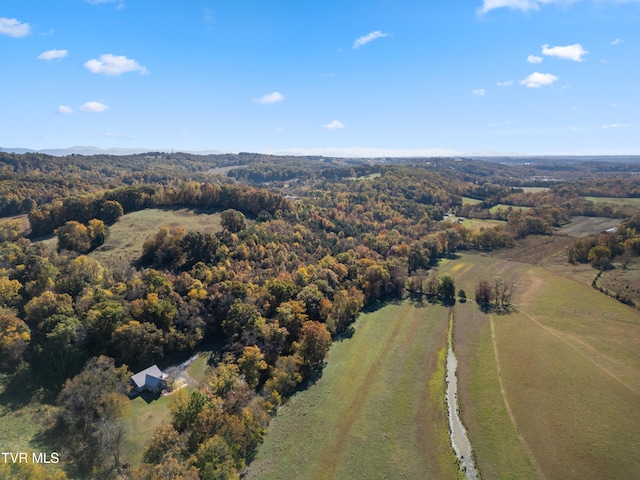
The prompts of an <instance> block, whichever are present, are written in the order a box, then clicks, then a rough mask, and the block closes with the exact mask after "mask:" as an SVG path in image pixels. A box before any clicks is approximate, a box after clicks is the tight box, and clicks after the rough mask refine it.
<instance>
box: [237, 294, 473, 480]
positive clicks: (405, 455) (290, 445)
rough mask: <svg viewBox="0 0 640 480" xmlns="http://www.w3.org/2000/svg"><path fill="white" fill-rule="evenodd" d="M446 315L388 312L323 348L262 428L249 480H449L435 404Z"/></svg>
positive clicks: (422, 310) (451, 472)
mask: <svg viewBox="0 0 640 480" xmlns="http://www.w3.org/2000/svg"><path fill="white" fill-rule="evenodd" d="M447 325H448V318H447V309H445V308H444V307H440V306H428V307H417V306H413V305H412V304H410V303H409V302H402V303H400V304H395V305H388V306H385V307H384V308H382V309H380V310H378V311H376V312H375V313H369V314H364V315H362V316H361V317H360V318H359V320H358V321H357V322H356V324H355V334H354V336H353V338H351V339H348V340H343V341H341V342H337V343H336V344H334V345H333V346H332V348H331V351H330V354H329V359H328V364H327V366H326V368H325V369H324V371H323V375H322V377H321V378H320V380H318V382H317V383H316V384H315V385H313V386H311V387H310V388H309V389H308V390H306V391H304V392H300V393H298V394H296V395H294V396H293V397H292V398H291V399H290V400H289V402H288V403H287V404H286V405H285V406H283V407H281V409H280V411H279V412H278V415H277V416H276V417H275V418H274V419H273V420H272V422H271V424H270V427H269V433H268V434H267V436H266V439H265V443H264V444H263V445H261V446H260V447H259V449H258V454H257V457H256V459H255V460H254V462H253V463H252V464H251V465H250V467H249V474H248V477H247V478H250V479H299V478H305V479H342V478H344V479H353V478H420V479H423V478H424V479H428V478H437V479H448V478H451V479H456V478H460V477H459V471H458V468H457V466H456V461H455V456H454V453H453V450H452V449H451V446H450V443H449V439H448V430H447V425H448V423H447V416H446V410H445V404H444V389H445V384H444V368H445V365H444V362H445V355H446V332H447Z"/></svg>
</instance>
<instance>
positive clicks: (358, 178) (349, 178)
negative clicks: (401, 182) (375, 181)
mask: <svg viewBox="0 0 640 480" xmlns="http://www.w3.org/2000/svg"><path fill="white" fill-rule="evenodd" d="M380 175H381V174H380V173H379V172H376V173H370V174H369V175H362V176H360V177H347V178H346V179H347V180H371V179H372V178H378V177H379V176H380Z"/></svg>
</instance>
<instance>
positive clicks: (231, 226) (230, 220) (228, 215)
mask: <svg viewBox="0 0 640 480" xmlns="http://www.w3.org/2000/svg"><path fill="white" fill-rule="evenodd" d="M220 223H221V224H222V226H223V227H224V228H226V229H227V230H228V231H229V232H231V233H237V232H240V231H242V230H244V229H245V228H247V223H246V219H245V216H244V214H243V213H242V212H239V211H237V210H234V209H233V208H230V209H228V210H225V211H224V212H222V213H221V214H220Z"/></svg>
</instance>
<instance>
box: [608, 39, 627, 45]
mask: <svg viewBox="0 0 640 480" xmlns="http://www.w3.org/2000/svg"><path fill="white" fill-rule="evenodd" d="M621 43H624V40H620V39H619V38H616V39H615V40H614V41H613V42H611V45H620V44H621Z"/></svg>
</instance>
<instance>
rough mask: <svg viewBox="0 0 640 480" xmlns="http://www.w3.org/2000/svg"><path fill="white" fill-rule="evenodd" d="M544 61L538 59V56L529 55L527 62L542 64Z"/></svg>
mask: <svg viewBox="0 0 640 480" xmlns="http://www.w3.org/2000/svg"><path fill="white" fill-rule="evenodd" d="M543 60H544V58H542V57H538V56H536V55H529V56H528V57H527V62H529V63H542V61H543Z"/></svg>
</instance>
